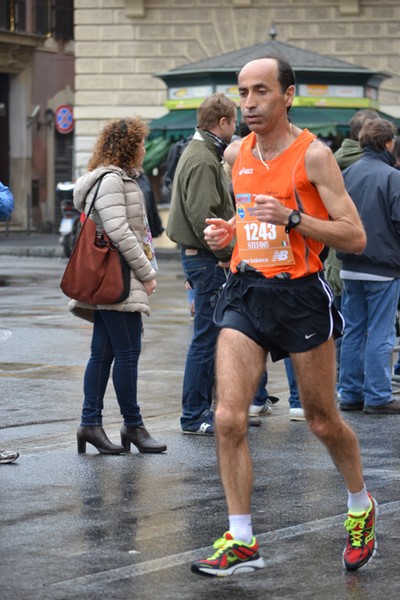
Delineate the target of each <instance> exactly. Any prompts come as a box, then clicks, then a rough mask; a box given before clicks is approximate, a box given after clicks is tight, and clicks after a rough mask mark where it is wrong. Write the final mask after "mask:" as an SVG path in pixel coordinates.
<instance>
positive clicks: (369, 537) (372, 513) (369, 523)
mask: <svg viewBox="0 0 400 600" xmlns="http://www.w3.org/2000/svg"><path fill="white" fill-rule="evenodd" d="M368 496H369V499H370V500H371V506H370V508H369V509H368V510H367V511H366V512H362V513H349V514H348V518H347V520H346V521H345V523H344V526H345V527H346V529H347V531H348V532H349V537H348V540H347V544H346V547H345V549H344V552H343V566H344V567H345V568H346V569H348V570H349V571H357V569H360V568H361V567H363V566H364V565H365V564H367V562H368V561H369V560H370V559H371V558H372V557H373V556H375V554H376V551H377V549H378V544H377V542H376V537H375V521H376V518H377V516H378V503H377V502H376V500H375V498H373V497H372V496H371V494H368Z"/></svg>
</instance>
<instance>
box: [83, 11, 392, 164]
mask: <svg viewBox="0 0 400 600" xmlns="http://www.w3.org/2000/svg"><path fill="white" fill-rule="evenodd" d="M272 24H274V25H275V28H276V30H277V34H278V35H277V39H278V40H279V41H282V42H286V43H290V44H293V45H296V46H299V47H301V48H305V49H307V50H312V51H315V52H319V53H320V54H325V55H331V56H335V57H337V58H340V59H343V60H346V61H348V62H351V63H354V64H355V65H360V66H364V67H367V68H370V69H372V70H377V71H385V72H387V73H390V74H391V75H392V79H387V80H386V81H384V82H383V84H382V86H381V92H380V98H379V100H380V103H381V109H382V110H383V111H385V112H388V113H389V114H392V115H393V116H397V117H400V60H399V55H398V48H399V45H398V40H399V28H400V2H399V0H280V1H275V0H75V39H76V41H75V56H76V63H75V73H76V75H75V88H76V93H75V119H76V128H75V140H76V149H75V159H76V172H77V175H79V174H80V173H81V172H82V171H84V170H85V169H86V165H87V160H88V157H89V155H90V153H91V149H92V147H93V142H94V139H95V137H96V136H97V134H98V133H99V131H100V129H101V127H102V126H103V124H104V123H105V121H107V120H108V119H110V118H114V117H116V118H118V117H125V116H130V115H134V114H140V115H142V116H144V117H146V118H148V119H153V118H157V117H159V116H162V115H163V114H164V113H165V112H166V110H165V109H164V107H163V103H164V101H165V100H166V86H165V84H164V83H163V82H162V81H161V80H160V79H157V78H156V77H154V74H155V73H158V72H163V71H167V70H169V69H172V68H174V67H177V66H179V65H182V64H186V63H190V62H194V61H197V60H201V59H204V58H210V57H212V56H216V55H219V54H222V53H224V52H230V51H232V50H237V49H240V48H243V47H246V46H251V45H253V44H257V43H260V42H261V41H263V40H267V39H269V36H268V31H269V30H270V28H271V25H272Z"/></svg>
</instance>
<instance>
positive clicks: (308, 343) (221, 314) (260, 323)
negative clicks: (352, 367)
mask: <svg viewBox="0 0 400 600" xmlns="http://www.w3.org/2000/svg"><path fill="white" fill-rule="evenodd" d="M214 322H215V324H216V326H217V327H221V328H229V329H236V330H237V331H240V332H242V333H244V334H245V335H247V336H248V337H249V338H251V339H252V340H254V341H255V342H256V343H257V344H259V345H260V346H262V347H263V348H265V350H267V351H268V352H269V353H270V354H271V358H272V360H273V361H277V360H280V359H282V358H285V357H286V356H288V354H289V353H290V352H307V351H308V350H311V349H312V348H315V347H316V346H319V345H320V344H322V343H323V342H325V341H326V340H328V339H329V338H330V337H331V336H332V335H333V336H334V337H340V336H341V335H342V333H343V328H344V320H343V317H342V315H341V314H340V313H339V311H338V310H337V309H336V308H335V306H334V304H333V294H332V290H331V288H330V287H329V285H328V283H327V282H326V281H325V279H324V278H323V275H322V273H315V274H314V275H310V276H308V277H302V278H301V279H278V278H274V279H267V278H265V277H264V276H263V275H261V274H260V273H259V272H256V273H249V272H244V273H235V274H231V275H230V276H229V278H228V281H227V283H226V285H225V286H224V288H223V290H222V292H221V295H220V297H219V299H218V303H217V306H216V308H215V313H214Z"/></svg>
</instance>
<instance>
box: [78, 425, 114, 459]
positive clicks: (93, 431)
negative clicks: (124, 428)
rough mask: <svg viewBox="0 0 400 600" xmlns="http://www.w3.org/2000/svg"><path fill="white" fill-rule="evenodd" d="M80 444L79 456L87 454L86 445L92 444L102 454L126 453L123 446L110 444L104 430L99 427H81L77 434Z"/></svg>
mask: <svg viewBox="0 0 400 600" xmlns="http://www.w3.org/2000/svg"><path fill="white" fill-rule="evenodd" d="M76 439H77V442H78V454H85V452H86V443H88V444H92V446H94V447H95V448H96V449H97V450H98V451H99V452H100V454H122V453H123V452H125V449H124V447H123V446H119V445H116V444H113V443H112V442H110V440H109V439H108V437H107V436H106V432H105V431H104V429H103V428H102V427H101V426H99V425H97V426H86V425H80V426H79V428H78V431H77V432H76Z"/></svg>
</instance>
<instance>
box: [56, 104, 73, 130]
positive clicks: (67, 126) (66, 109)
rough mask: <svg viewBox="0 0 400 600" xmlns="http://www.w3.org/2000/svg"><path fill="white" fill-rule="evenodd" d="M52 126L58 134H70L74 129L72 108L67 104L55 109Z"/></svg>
mask: <svg viewBox="0 0 400 600" xmlns="http://www.w3.org/2000/svg"><path fill="white" fill-rule="evenodd" d="M54 125H55V128H56V129H57V131H58V133H71V131H72V130H73V129H74V115H73V112H72V106H70V105H69V104H62V105H61V106H59V107H58V108H57V109H56V112H55V117H54Z"/></svg>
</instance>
